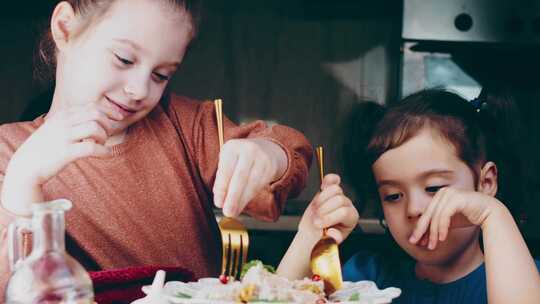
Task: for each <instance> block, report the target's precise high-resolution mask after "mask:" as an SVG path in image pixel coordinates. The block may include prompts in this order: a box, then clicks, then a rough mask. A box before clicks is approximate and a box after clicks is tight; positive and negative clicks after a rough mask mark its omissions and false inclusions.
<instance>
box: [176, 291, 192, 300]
mask: <svg viewBox="0 0 540 304" xmlns="http://www.w3.org/2000/svg"><path fill="white" fill-rule="evenodd" d="M175 296H176V297H178V298H182V299H191V296H190V295H188V294H185V293H183V292H177V293H176V294H175Z"/></svg>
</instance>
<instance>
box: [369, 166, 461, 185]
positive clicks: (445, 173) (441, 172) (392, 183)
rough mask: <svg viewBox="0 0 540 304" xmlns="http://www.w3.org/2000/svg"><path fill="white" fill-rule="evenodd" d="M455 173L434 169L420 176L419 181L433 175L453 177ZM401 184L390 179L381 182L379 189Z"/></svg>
mask: <svg viewBox="0 0 540 304" xmlns="http://www.w3.org/2000/svg"><path fill="white" fill-rule="evenodd" d="M453 173H454V172H453V171H452V170H448V169H432V170H428V171H426V172H423V173H422V174H420V176H418V179H426V178H428V177H431V176H433V175H436V176H437V175H442V176H446V175H452V174H453ZM399 184H400V183H399V182H397V181H394V180H390V179H388V180H381V181H380V182H378V183H377V188H381V187H383V186H398V185H399Z"/></svg>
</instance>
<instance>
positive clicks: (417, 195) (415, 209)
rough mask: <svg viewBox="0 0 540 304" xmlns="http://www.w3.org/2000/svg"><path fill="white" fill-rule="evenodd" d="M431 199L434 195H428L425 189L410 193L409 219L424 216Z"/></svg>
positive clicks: (408, 204)
mask: <svg viewBox="0 0 540 304" xmlns="http://www.w3.org/2000/svg"><path fill="white" fill-rule="evenodd" d="M431 199H432V197H430V196H428V195H426V194H425V192H424V191H417V192H413V193H410V194H409V199H408V201H407V216H408V217H409V219H414V218H419V217H420V216H422V214H423V213H424V211H425V210H426V208H427V207H428V205H429V203H430V202H431Z"/></svg>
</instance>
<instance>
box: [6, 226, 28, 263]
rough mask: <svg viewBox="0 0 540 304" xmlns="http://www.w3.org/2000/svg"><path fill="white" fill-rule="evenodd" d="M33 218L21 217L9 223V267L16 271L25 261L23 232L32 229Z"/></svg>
mask: <svg viewBox="0 0 540 304" xmlns="http://www.w3.org/2000/svg"><path fill="white" fill-rule="evenodd" d="M31 223H32V222H31V220H30V219H24V218H20V219H17V220H15V221H14V222H12V223H11V224H9V227H8V240H7V241H8V259H9V268H10V270H11V271H14V270H15V269H16V268H17V266H18V264H19V263H21V262H22V261H24V259H25V256H24V237H23V232H25V231H27V232H30V231H32V229H31V226H32V224H31Z"/></svg>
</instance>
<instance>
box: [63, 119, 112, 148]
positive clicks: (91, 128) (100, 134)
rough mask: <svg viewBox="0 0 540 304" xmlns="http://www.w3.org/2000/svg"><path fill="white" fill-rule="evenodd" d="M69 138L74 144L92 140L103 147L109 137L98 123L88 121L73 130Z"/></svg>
mask: <svg viewBox="0 0 540 304" xmlns="http://www.w3.org/2000/svg"><path fill="white" fill-rule="evenodd" d="M69 137H70V138H69V139H70V140H71V141H72V142H79V141H82V140H85V139H92V140H94V141H95V142H96V143H98V144H101V145H103V144H105V141H107V137H108V136H107V131H105V129H104V128H103V127H102V126H101V125H100V124H99V123H98V122H96V121H88V122H85V123H82V124H79V125H76V126H74V127H73V128H71V129H70V135H69Z"/></svg>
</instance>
